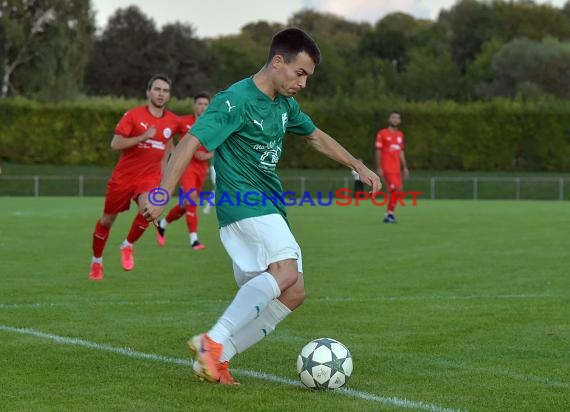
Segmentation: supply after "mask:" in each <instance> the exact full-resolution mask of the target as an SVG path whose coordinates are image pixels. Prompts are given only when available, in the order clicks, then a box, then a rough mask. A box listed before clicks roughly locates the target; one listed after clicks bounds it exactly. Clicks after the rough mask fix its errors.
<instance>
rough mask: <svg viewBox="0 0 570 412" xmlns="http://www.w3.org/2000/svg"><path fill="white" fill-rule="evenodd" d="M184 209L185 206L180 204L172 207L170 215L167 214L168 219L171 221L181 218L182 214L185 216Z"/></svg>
mask: <svg viewBox="0 0 570 412" xmlns="http://www.w3.org/2000/svg"><path fill="white" fill-rule="evenodd" d="M184 211H185V210H184V207H182V206H180V205H176V206H174V207H173V208H172V209H170V212H168V215H166V221H167V222H168V223H170V222H174V221H175V220H178V219H180V218H181V217H182V216H184Z"/></svg>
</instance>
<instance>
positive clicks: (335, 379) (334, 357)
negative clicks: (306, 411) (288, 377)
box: [297, 338, 352, 389]
mask: <svg viewBox="0 0 570 412" xmlns="http://www.w3.org/2000/svg"><path fill="white" fill-rule="evenodd" d="M297 372H298V373H299V378H301V382H303V385H305V386H306V387H307V388H311V389H338V388H342V387H343V386H345V385H346V384H347V383H348V379H349V378H350V375H351V374H352V356H351V355H350V352H349V350H348V349H347V348H346V346H344V345H343V344H342V343H340V342H339V341H337V340H334V339H331V338H319V339H315V340H313V341H311V342H309V343H307V344H306V345H305V346H304V347H303V349H301V353H300V354H299V357H298V358H297Z"/></svg>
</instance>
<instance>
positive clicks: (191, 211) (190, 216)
mask: <svg viewBox="0 0 570 412" xmlns="http://www.w3.org/2000/svg"><path fill="white" fill-rule="evenodd" d="M186 226H188V232H190V233H196V232H198V214H197V213H196V206H195V205H186Z"/></svg>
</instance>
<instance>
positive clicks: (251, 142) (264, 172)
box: [144, 28, 381, 385]
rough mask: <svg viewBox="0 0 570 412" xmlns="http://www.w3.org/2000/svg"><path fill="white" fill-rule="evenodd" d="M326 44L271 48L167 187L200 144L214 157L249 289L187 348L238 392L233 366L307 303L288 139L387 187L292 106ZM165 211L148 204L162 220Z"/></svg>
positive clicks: (177, 160) (209, 118)
mask: <svg viewBox="0 0 570 412" xmlns="http://www.w3.org/2000/svg"><path fill="white" fill-rule="evenodd" d="M320 58H321V56H320V51H319V48H318V46H317V44H316V43H315V42H314V40H313V39H311V38H310V37H309V36H308V35H307V34H306V33H305V32H303V31H302V30H299V29H295V28H288V29H285V30H283V31H281V32H279V33H277V34H276V35H275V36H274V37H273V40H272V42H271V46H270V50H269V54H268V57H267V61H266V62H265V65H264V66H263V67H262V68H261V70H260V71H259V72H257V73H256V74H255V75H253V76H252V77H248V78H246V79H244V80H241V81H239V82H237V83H235V84H233V85H232V86H230V87H229V88H228V89H226V90H225V91H223V92H220V93H219V94H218V95H216V96H215V98H214V99H213V100H212V102H211V104H210V106H209V108H208V110H207V111H206V112H205V113H204V114H203V115H202V116H201V117H200V118H199V119H198V120H197V121H196V123H195V124H194V126H193V127H192V130H191V131H190V132H189V134H188V135H187V136H186V137H185V138H184V139H182V141H181V142H180V144H179V145H178V146H177V147H176V149H175V151H174V152H173V155H172V157H171V159H170V161H169V163H168V167H167V170H166V172H165V174H164V176H163V179H162V183H161V188H163V189H165V190H167V191H168V192H169V193H172V191H173V190H174V188H175V186H176V182H178V180H179V178H180V176H181V174H182V172H183V171H184V169H185V168H186V165H187V164H188V162H189V161H190V159H192V156H193V155H194V152H195V151H196V150H197V149H198V147H199V146H200V145H203V146H204V147H205V148H206V149H207V150H208V151H215V162H214V167H215V169H216V213H217V216H218V220H219V223H220V238H221V240H222V244H223V245H224V248H225V249H226V251H227V252H228V254H229V255H230V257H231V259H232V262H233V271H234V277H235V279H236V281H237V283H238V286H239V287H240V288H239V290H238V292H237V293H236V296H235V298H234V300H233V301H232V303H231V304H230V305H229V306H228V308H227V309H226V311H225V312H224V313H223V314H222V316H221V317H220V318H219V319H218V321H217V323H216V324H215V325H214V326H213V327H212V329H210V331H208V332H207V333H203V334H199V335H196V336H194V337H193V338H191V339H190V340H189V342H188V346H189V348H190V350H191V351H192V353H193V354H194V359H195V360H196V361H197V362H195V364H194V372H195V373H196V374H197V375H198V376H200V377H202V378H204V379H206V380H208V381H210V382H219V383H221V384H226V385H234V384H237V382H235V380H234V379H233V377H232V376H231V374H230V372H229V370H228V366H229V363H228V362H229V360H230V359H231V358H232V357H233V356H234V355H236V354H237V353H241V352H243V351H245V350H246V349H248V348H249V347H251V346H252V345H254V344H255V343H257V342H259V341H260V340H261V339H263V338H264V337H265V336H266V335H267V334H269V333H270V332H272V331H273V330H274V329H275V327H276V325H277V324H278V323H279V322H281V321H282V320H283V319H284V318H285V317H286V316H287V315H289V314H290V313H291V311H292V310H294V309H296V308H297V307H299V305H301V304H302V303H303V300H304V296H305V290H304V282H303V269H302V258H301V249H300V248H299V245H298V244H297V241H296V240H295V238H294V237H293V234H292V233H291V230H290V228H289V225H288V222H287V214H286V210H285V206H284V204H283V202H282V201H280V199H282V197H280V195H281V194H282V192H283V189H282V187H281V182H280V180H279V178H278V176H277V173H276V171H275V168H276V166H277V162H278V161H279V158H280V156H281V149H282V144H283V137H284V135H285V133H286V132H289V133H293V134H295V135H299V136H302V137H304V138H305V139H306V140H307V141H308V142H309V143H310V144H311V145H312V146H313V147H314V148H315V149H316V150H317V151H319V152H321V153H323V154H324V155H325V156H328V157H329V158H331V159H333V160H336V161H337V162H339V163H341V164H343V165H345V166H348V167H350V168H351V169H352V170H354V171H355V172H357V173H358V174H359V176H360V179H361V180H362V181H363V182H364V183H366V184H368V185H370V186H372V190H373V191H374V192H376V191H378V190H380V188H381V184H380V178H379V177H378V176H377V175H376V174H374V172H372V171H371V170H369V169H368V168H367V167H366V166H364V164H363V163H362V162H361V161H359V160H357V159H355V158H354V157H353V156H352V155H351V154H350V153H348V151H347V150H345V149H344V148H343V147H342V146H341V145H340V144H339V143H338V142H337V141H336V140H334V139H333V138H332V137H330V136H329V135H328V134H326V133H325V132H323V131H322V130H320V129H318V128H317V127H316V126H315V125H314V123H313V122H312V120H311V118H310V117H309V116H307V115H306V114H305V113H303V112H302V111H301V109H300V107H299V104H298V103H297V101H296V100H295V98H294V97H293V96H294V95H295V94H297V93H298V92H300V91H301V90H303V89H304V88H305V86H306V85H307V79H308V77H309V76H310V75H312V74H313V72H314V71H315V67H316V66H317V65H318V64H319V61H320ZM163 210H164V206H157V205H153V204H151V203H148V202H147V204H146V207H145V212H144V215H145V217H146V218H147V219H148V220H154V221H156V219H157V218H158V217H159V216H160V215H161V213H162V212H163Z"/></svg>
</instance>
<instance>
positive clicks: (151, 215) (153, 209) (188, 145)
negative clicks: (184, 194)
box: [143, 134, 200, 221]
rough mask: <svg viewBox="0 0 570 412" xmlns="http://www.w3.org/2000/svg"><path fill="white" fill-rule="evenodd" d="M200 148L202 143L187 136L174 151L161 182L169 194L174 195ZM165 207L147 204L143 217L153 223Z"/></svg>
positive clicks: (161, 185) (191, 136)
mask: <svg viewBox="0 0 570 412" xmlns="http://www.w3.org/2000/svg"><path fill="white" fill-rule="evenodd" d="M199 147H200V141H199V140H198V139H197V138H196V137H195V136H193V135H191V134H187V135H186V136H185V137H184V139H182V141H181V142H180V143H178V145H177V146H176V148H175V149H174V151H173V152H172V155H171V156H170V159H169V160H168V164H167V166H166V170H165V172H164V174H163V175H162V182H160V187H161V188H162V189H164V190H166V191H167V192H168V193H169V194H172V192H173V191H174V188H175V187H176V183H178V181H179V180H180V177H181V176H182V173H184V170H186V167H187V166H188V163H190V159H192V156H194V153H196V150H198V148H199ZM165 206H166V205H163V206H156V205H153V204H151V203H149V202H147V203H146V205H145V206H144V208H143V210H144V213H143V216H144V217H145V218H146V219H147V220H149V221H153V220H156V219H157V218H158V217H159V216H160V215H161V213H162V211H163V210H164V207H165Z"/></svg>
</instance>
